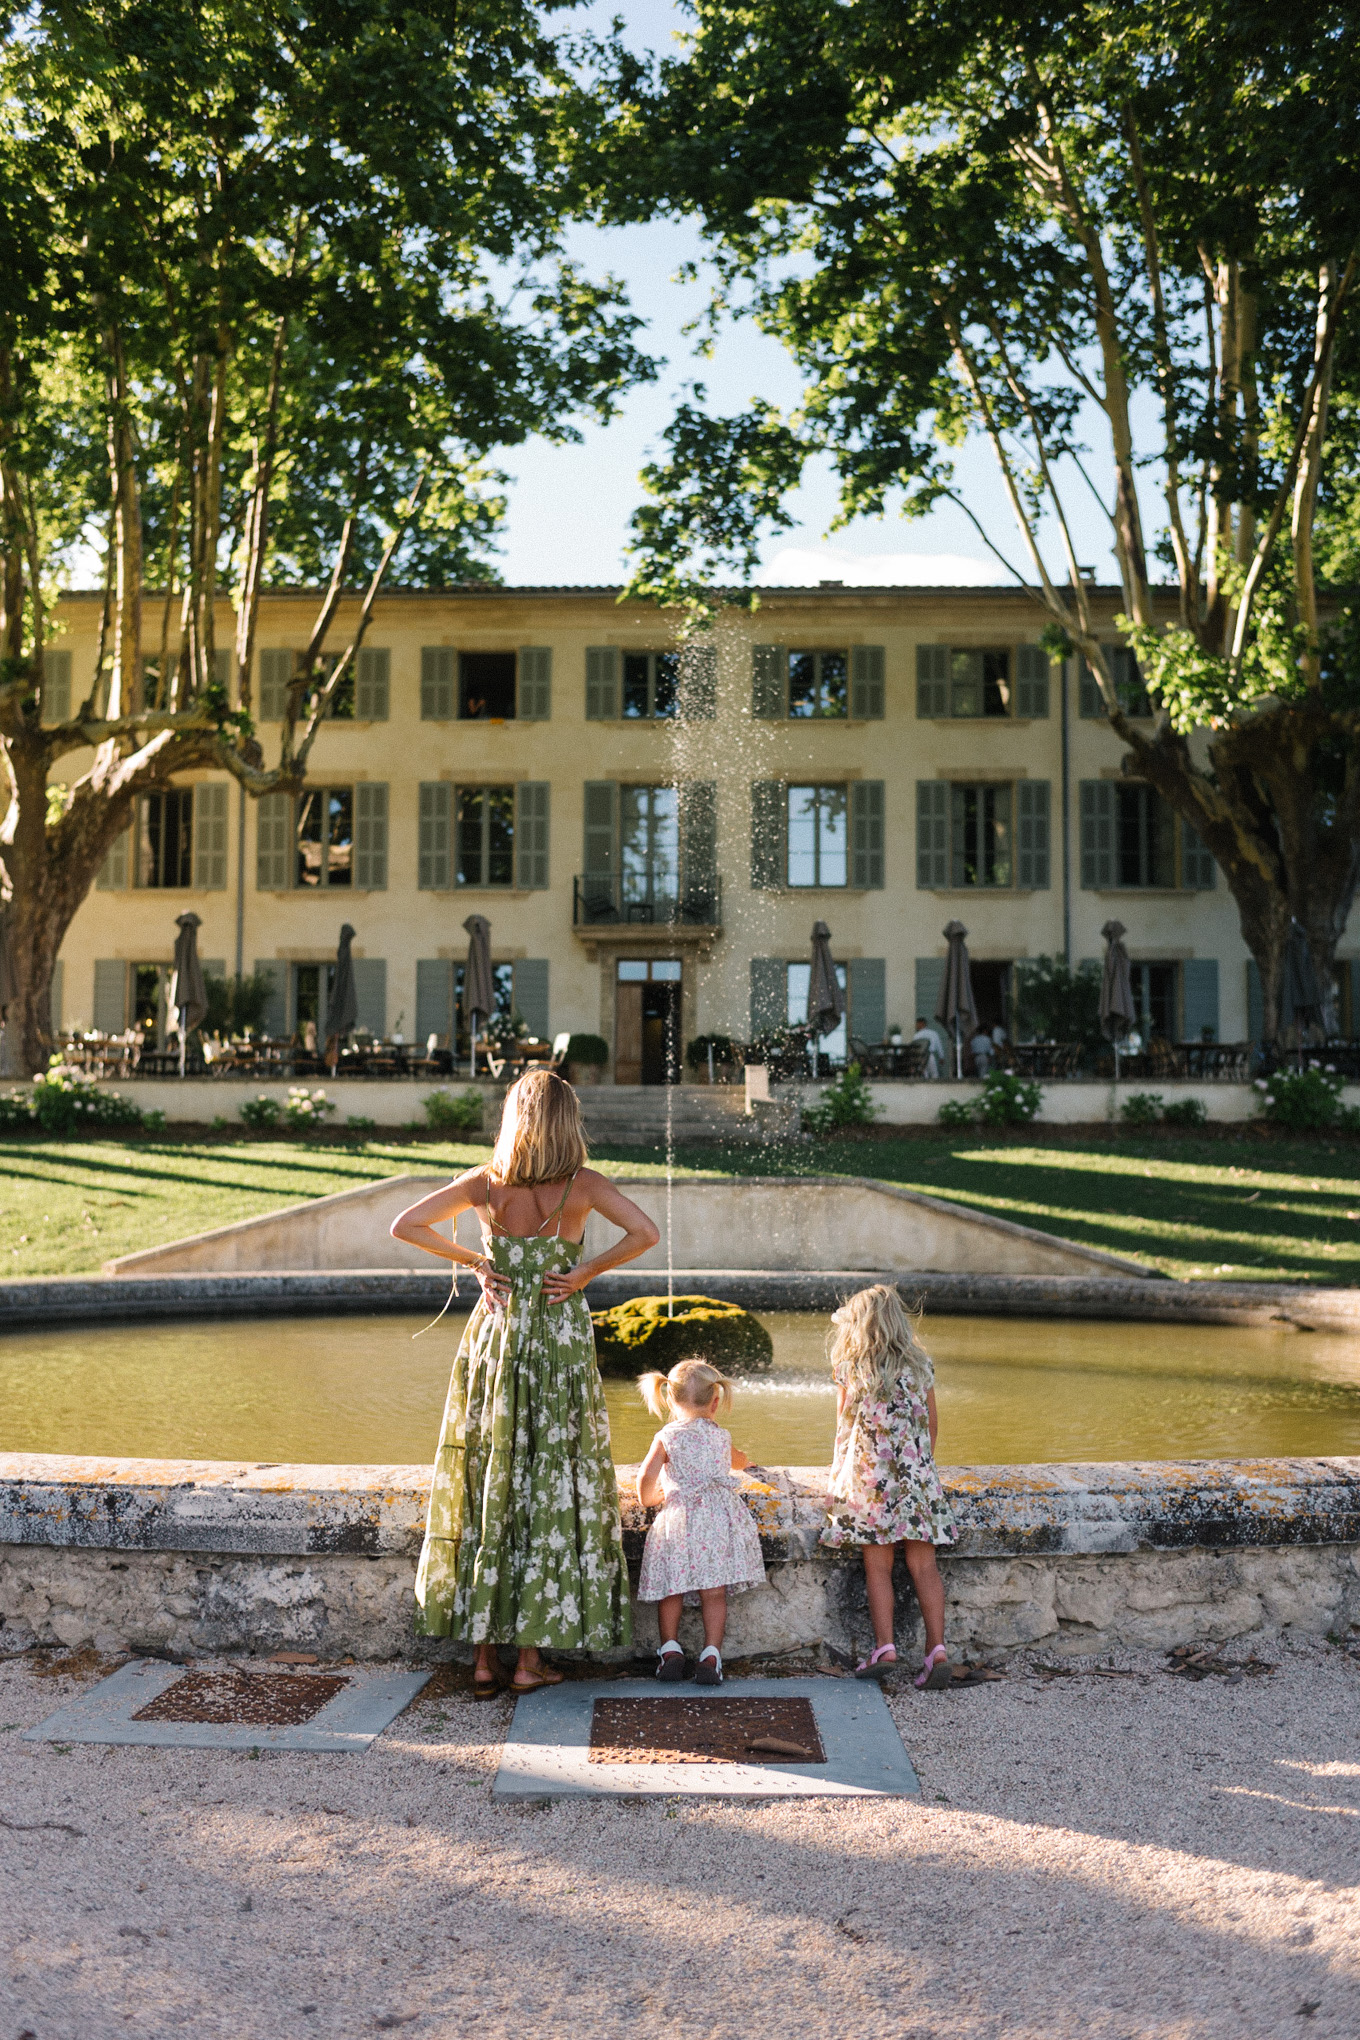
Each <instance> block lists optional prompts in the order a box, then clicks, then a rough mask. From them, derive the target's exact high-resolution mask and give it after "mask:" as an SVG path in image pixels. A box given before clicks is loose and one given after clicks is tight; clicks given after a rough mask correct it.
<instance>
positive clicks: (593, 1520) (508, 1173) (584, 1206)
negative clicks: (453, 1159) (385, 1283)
mask: <svg viewBox="0 0 1360 2040" xmlns="http://www.w3.org/2000/svg"><path fill="white" fill-rule="evenodd" d="M585 1161H586V1139H585V1131H584V1128H583V1127H582V1124H581V1108H580V1102H579V1100H578V1099H577V1096H576V1093H575V1091H573V1089H572V1088H571V1085H570V1084H568V1083H566V1082H565V1081H564V1080H563V1079H562V1078H561V1077H559V1076H557V1075H556V1074H555V1073H554V1072H553V1071H551V1070H530V1071H529V1072H528V1073H527V1074H526V1075H525V1076H522V1077H521V1078H520V1080H519V1082H518V1083H517V1084H513V1085H512V1086H511V1087H510V1090H509V1091H508V1093H507V1094H506V1099H505V1106H504V1109H503V1111H502V1113H501V1125H500V1133H499V1136H498V1138H497V1141H496V1145H495V1148H494V1150H493V1152H492V1156H491V1160H490V1163H489V1164H488V1165H487V1166H486V1167H485V1168H482V1169H470V1170H469V1171H468V1172H467V1173H466V1174H465V1175H462V1176H459V1177H458V1178H457V1179H456V1180H455V1181H454V1182H452V1183H450V1184H449V1185H448V1187H447V1189H444V1190H437V1191H435V1193H434V1195H433V1196H431V1197H425V1198H422V1199H421V1201H420V1202H419V1203H418V1204H413V1205H411V1206H410V1208H409V1209H408V1210H406V1211H403V1212H402V1214H401V1216H400V1217H399V1218H397V1219H396V1220H395V1221H394V1223H393V1226H392V1237H393V1238H394V1239H399V1240H406V1241H409V1242H410V1244H411V1245H412V1246H417V1247H422V1248H423V1249H424V1250H425V1252H426V1253H429V1254H437V1255H439V1256H440V1257H441V1258H442V1259H443V1260H446V1261H452V1262H454V1263H455V1264H456V1265H457V1266H459V1267H466V1268H471V1269H472V1270H473V1272H474V1273H475V1275H476V1277H477V1281H478V1283H479V1285H480V1287H481V1292H482V1293H481V1297H480V1299H479V1301H478V1303H477V1306H476V1308H475V1309H474V1311H473V1313H472V1316H471V1317H470V1319H469V1320H468V1325H467V1329H466V1331H465V1332H464V1334H463V1338H462V1341H461V1343H460V1345H459V1348H458V1354H457V1358H456V1359H455V1361H454V1363H453V1377H452V1380H451V1381H450V1383H449V1394H448V1402H447V1404H446V1406H445V1410H444V1422H443V1427H442V1430H441V1432H440V1438H439V1448H438V1451H437V1453H436V1456H435V1464H434V1478H433V1482H432V1485H431V1490H430V1510H429V1517H428V1520H427V1523H426V1530H425V1543H424V1547H423V1549H422V1551H421V1554H420V1565H419V1569H418V1571H417V1573H416V1629H417V1632H418V1634H420V1635H422V1636H448V1637H453V1638H456V1639H457V1640H459V1641H461V1642H465V1643H472V1644H475V1645H476V1649H477V1663H476V1668H475V1671H474V1674H473V1689H474V1691H475V1693H476V1694H477V1695H478V1697H479V1698H487V1699H489V1698H491V1697H493V1696H494V1695H495V1694H496V1693H498V1692H500V1691H501V1690H502V1689H503V1687H504V1685H505V1683H506V1681H505V1678H504V1675H503V1672H502V1669H501V1664H500V1659H499V1656H498V1654H497V1650H498V1646H499V1645H502V1644H514V1645H515V1646H517V1648H518V1651H519V1658H518V1663H517V1665H516V1668H515V1673H514V1677H513V1679H512V1680H511V1681H510V1685H511V1690H512V1691H514V1692H516V1693H530V1692H533V1691H534V1690H535V1688H536V1687H539V1686H546V1685H557V1684H558V1683H559V1682H560V1680H561V1678H562V1674H561V1672H558V1671H553V1670H550V1669H549V1667H548V1666H546V1665H545V1664H544V1663H543V1662H542V1660H541V1658H540V1656H539V1652H540V1651H541V1650H542V1649H544V1648H547V1649H553V1650H592V1651H596V1650H608V1649H611V1648H613V1647H614V1646H616V1645H621V1644H627V1643H629V1642H631V1640H632V1619H631V1611H630V1608H629V1602H628V1573H627V1568H626V1566H625V1564H624V1557H623V1529H622V1524H621V1521H620V1517H619V1496H618V1483H617V1481H616V1479H615V1474H614V1464H613V1459H612V1456H611V1453H610V1446H609V1417H608V1414H607V1412H606V1410H605V1402H604V1391H603V1388H602V1386H601V1383H600V1375H599V1370H598V1367H597V1366H596V1361H595V1331H594V1327H593V1325H592V1324H591V1321H590V1311H589V1309H588V1307H587V1305H586V1300H585V1297H584V1295H583V1293H582V1292H583V1291H584V1289H585V1287H586V1284H587V1283H588V1282H589V1281H590V1280H591V1279H592V1277H593V1276H596V1275H601V1274H603V1273H604V1271H605V1269H606V1268H617V1267H619V1266H621V1264H622V1263H623V1262H625V1261H632V1260H635V1259H636V1258H637V1256H638V1255H639V1254H644V1253H646V1251H647V1249H648V1248H649V1247H654V1246H655V1245H656V1243H657V1241H658V1240H659V1238H660V1234H659V1233H658V1231H657V1229H656V1227H655V1226H654V1225H653V1224H652V1221H651V1219H650V1218H648V1216H647V1214H646V1212H645V1211H642V1210H640V1209H639V1207H638V1206H637V1205H636V1204H634V1203H633V1202H632V1200H631V1199H630V1198H627V1197H624V1196H622V1195H621V1194H620V1192H619V1191H618V1190H616V1189H615V1188H614V1186H613V1184H612V1183H611V1182H610V1181H609V1179H608V1177H606V1176H602V1175H600V1174H599V1173H598V1172H597V1171H596V1170H594V1169H588V1168H587V1167H586V1166H585ZM469 1210H471V1211H475V1212H476V1213H477V1216H478V1218H479V1219H480V1221H481V1227H482V1239H483V1252H482V1253H480V1254H477V1253H474V1252H471V1251H469V1250H468V1249H467V1248H465V1247H460V1246H459V1245H458V1244H457V1241H456V1239H450V1238H449V1237H448V1236H447V1235H445V1234H443V1233H439V1232H436V1231H435V1230H434V1228H435V1227H436V1226H437V1225H439V1224H440V1223H441V1221H443V1220H446V1219H453V1220H455V1221H456V1220H457V1217H458V1214H459V1212H462V1211H469ZM592 1211H598V1212H599V1213H600V1215H601V1217H602V1218H606V1219H608V1220H609V1222H610V1223H611V1224H612V1225H616V1226H618V1228H619V1230H620V1231H621V1233H622V1234H623V1237H622V1239H620V1240H617V1241H615V1243H614V1245H613V1246H612V1247H608V1248H606V1250H605V1251H604V1252H603V1253H600V1254H596V1255H593V1256H592V1257H591V1259H590V1260H588V1261H586V1260H582V1258H581V1243H582V1239H583V1236H584V1233H585V1227H586V1220H587V1218H588V1217H589V1216H590V1213H591V1212H592ZM455 1229H456V1227H451V1228H450V1230H451V1231H453V1230H455Z"/></svg>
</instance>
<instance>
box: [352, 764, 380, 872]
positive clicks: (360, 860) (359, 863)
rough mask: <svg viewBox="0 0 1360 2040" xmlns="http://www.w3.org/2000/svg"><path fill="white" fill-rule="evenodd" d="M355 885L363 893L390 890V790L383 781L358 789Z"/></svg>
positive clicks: (363, 782)
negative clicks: (388, 795)
mask: <svg viewBox="0 0 1360 2040" xmlns="http://www.w3.org/2000/svg"><path fill="white" fill-rule="evenodd" d="M354 883H355V885H356V886H357V887H358V888H359V890H360V891H361V892H385V891H386V890H387V788H386V786H384V785H383V784H382V782H381V781H380V780H373V779H367V780H361V781H360V782H359V784H358V786H356V787H355V789H354Z"/></svg>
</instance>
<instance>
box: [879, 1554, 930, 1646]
mask: <svg viewBox="0 0 1360 2040" xmlns="http://www.w3.org/2000/svg"><path fill="white" fill-rule="evenodd" d="M929 1548H930V1547H929V1546H928V1545H927V1547H926V1549H927V1550H929ZM893 1549H894V1547H893V1546H892V1545H891V1544H866V1545H865V1546H864V1547H863V1550H864V1586H865V1591H866V1592H867V1594H868V1596H869V1620H870V1621H871V1622H872V1623H873V1625H874V1642H875V1643H876V1644H877V1645H878V1647H879V1649H880V1650H881V1649H882V1647H883V1645H884V1644H885V1643H891V1642H892V1640H893V1585H892V1569H893Z"/></svg>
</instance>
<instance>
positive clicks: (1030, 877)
mask: <svg viewBox="0 0 1360 2040" xmlns="http://www.w3.org/2000/svg"><path fill="white" fill-rule="evenodd" d="M1015 794H1016V802H1015V806H1016V852H1017V855H1016V882H1017V884H1019V885H1021V886H1023V887H1025V888H1026V889H1027V890H1028V891H1030V892H1047V890H1048V887H1049V883H1050V881H1049V854H1048V805H1049V801H1048V781H1047V780H1046V779H1021V780H1019V781H1017V783H1016V788H1015Z"/></svg>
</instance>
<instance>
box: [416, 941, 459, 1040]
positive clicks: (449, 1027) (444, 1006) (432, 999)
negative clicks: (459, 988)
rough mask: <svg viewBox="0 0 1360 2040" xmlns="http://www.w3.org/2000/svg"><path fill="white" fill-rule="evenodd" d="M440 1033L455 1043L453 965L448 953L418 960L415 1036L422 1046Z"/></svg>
mask: <svg viewBox="0 0 1360 2040" xmlns="http://www.w3.org/2000/svg"><path fill="white" fill-rule="evenodd" d="M432 1034H437V1035H438V1036H439V1037H440V1040H441V1042H442V1044H443V1046H444V1047H445V1048H449V1047H451V1046H452V1043H453V965H452V963H451V962H450V961H449V960H448V958H447V957H443V956H431V957H422V958H421V959H420V960H419V962H418V963H417V964H416V1040H417V1041H418V1042H419V1043H420V1046H421V1047H422V1048H423V1047H424V1046H425V1043H426V1042H427V1041H428V1040H429V1038H430V1036H431V1035H432Z"/></svg>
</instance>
